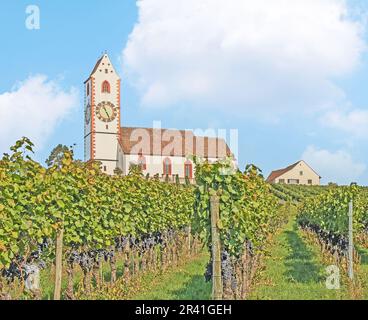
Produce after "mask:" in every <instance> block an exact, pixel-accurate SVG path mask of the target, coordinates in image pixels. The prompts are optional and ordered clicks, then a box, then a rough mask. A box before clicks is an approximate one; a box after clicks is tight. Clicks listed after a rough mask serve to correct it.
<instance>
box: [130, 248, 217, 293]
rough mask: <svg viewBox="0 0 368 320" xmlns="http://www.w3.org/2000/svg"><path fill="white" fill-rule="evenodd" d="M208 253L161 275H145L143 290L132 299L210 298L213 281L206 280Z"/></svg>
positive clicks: (142, 284)
mask: <svg viewBox="0 0 368 320" xmlns="http://www.w3.org/2000/svg"><path fill="white" fill-rule="evenodd" d="M208 259H209V257H208V255H207V254H201V255H200V256H198V257H197V258H195V259H193V260H191V261H190V262H188V263H186V264H184V265H182V266H180V267H178V268H175V269H172V270H169V271H167V272H165V273H163V274H160V275H156V276H154V275H152V274H147V275H145V276H143V279H142V283H141V288H142V289H141V290H140V292H139V293H138V294H136V295H135V296H133V297H130V299H132V300H209V299H211V283H210V282H205V279H204V276H203V274H204V271H205V269H206V265H207V262H208Z"/></svg>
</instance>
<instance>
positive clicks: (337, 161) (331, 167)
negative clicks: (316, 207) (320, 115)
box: [302, 146, 367, 184]
mask: <svg viewBox="0 0 368 320" xmlns="http://www.w3.org/2000/svg"><path fill="white" fill-rule="evenodd" d="M302 159H303V160H305V161H306V162H307V163H308V164H310V165H311V167H312V168H314V169H315V170H316V171H317V172H318V173H319V174H320V175H321V176H322V178H323V180H324V182H325V183H327V182H331V181H332V182H337V183H339V184H350V183H351V182H355V181H357V180H359V178H361V176H362V175H363V173H364V172H365V170H366V168H367V166H366V165H365V164H363V163H360V162H357V161H355V160H354V159H353V158H352V156H351V155H350V154H349V153H348V152H346V151H344V150H338V151H336V152H331V151H328V150H324V149H318V148H316V147H315V146H309V147H308V148H307V149H306V150H305V151H304V153H303V155H302Z"/></svg>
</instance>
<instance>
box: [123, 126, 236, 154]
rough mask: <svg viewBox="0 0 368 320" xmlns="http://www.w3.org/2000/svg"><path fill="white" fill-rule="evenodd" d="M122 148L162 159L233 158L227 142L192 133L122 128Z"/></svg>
mask: <svg viewBox="0 0 368 320" xmlns="http://www.w3.org/2000/svg"><path fill="white" fill-rule="evenodd" d="M120 145H121V147H122V149H123V152H124V153H125V154H143V155H159V156H178V157H186V156H198V157H203V158H224V157H227V156H232V154H231V151H230V148H229V146H228V145H227V144H226V142H225V140H224V139H221V138H211V137H201V136H195V135H194V134H193V132H192V131H189V130H171V129H155V128H137V127H122V128H121V131H120Z"/></svg>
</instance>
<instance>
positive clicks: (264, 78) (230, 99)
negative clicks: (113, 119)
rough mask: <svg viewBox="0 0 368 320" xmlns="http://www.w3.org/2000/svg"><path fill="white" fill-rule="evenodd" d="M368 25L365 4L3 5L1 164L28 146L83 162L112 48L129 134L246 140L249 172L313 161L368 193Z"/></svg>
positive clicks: (143, 1) (327, 175) (314, 0)
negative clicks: (99, 78) (86, 110)
mask: <svg viewBox="0 0 368 320" xmlns="http://www.w3.org/2000/svg"><path fill="white" fill-rule="evenodd" d="M30 6H31V7H30ZM35 8H36V9H37V10H38V11H39V26H37V23H36V22H37V21H38V20H37V19H36V20H34V18H37V17H36V16H35V13H37V12H38V11H37V10H36V11H35ZM367 14H368V3H367V2H366V1H359V0H346V1H345V0H202V1H197V0H185V1H184V0H139V1H135V0H124V1H121V0H103V1H102V0H91V1H88V2H87V1H82V0H80V1H74V2H72V1H61V0H53V1H47V0H43V1H36V0H28V1H22V0H17V1H10V0H7V1H3V2H2V8H1V11H0V41H1V46H0V70H1V76H0V154H2V153H4V152H8V149H9V147H10V146H11V145H12V144H13V143H14V142H15V141H16V140H17V139H19V138H20V137H22V136H27V137H29V138H31V140H32V141H33V142H34V143H35V145H36V149H35V159H36V160H38V161H40V162H42V163H44V161H45V159H46V158H47V157H48V155H49V154H50V152H51V150H52V149H53V147H55V146H56V145H58V144H59V143H61V144H65V145H72V144H76V147H75V154H76V157H77V158H80V159H82V157H83V124H84V122H83V121H84V115H83V99H84V91H83V90H84V89H83V82H84V80H86V79H87V77H88V76H89V74H90V72H91V70H92V69H93V67H94V64H95V62H96V61H97V59H98V58H99V57H100V56H101V54H102V53H103V52H105V51H107V52H108V54H109V56H110V58H111V60H112V61H113V64H114V65H115V68H116V70H117V71H118V73H119V74H120V76H121V77H122V99H121V113H122V125H124V126H142V127H143V126H147V127H152V125H153V121H161V122H162V127H166V128H178V129H193V130H196V129H199V130H203V131H206V130H208V129H215V130H227V133H228V137H227V138H228V140H230V139H229V138H230V130H238V145H237V147H236V146H234V149H235V152H236V153H237V154H238V156H237V158H238V161H239V167H240V168H241V169H244V167H245V165H246V164H248V163H253V164H256V165H257V166H258V167H260V168H261V169H262V170H263V173H264V175H266V176H267V175H268V174H269V173H270V171H271V170H275V169H279V168H282V167H285V166H287V165H290V164H292V163H294V162H296V161H298V160H301V159H303V160H305V161H307V163H309V164H310V165H311V166H312V167H313V168H314V169H315V170H316V171H317V172H318V173H319V174H320V175H321V176H322V178H323V179H322V182H323V183H328V182H337V183H339V184H348V183H350V182H353V181H354V182H358V183H360V184H364V185H367V184H368V156H367V155H368V90H367V87H368V55H367V48H368V46H367V45H368V36H367V17H368V15H367ZM31 18H32V19H31ZM228 142H229V144H233V141H228Z"/></svg>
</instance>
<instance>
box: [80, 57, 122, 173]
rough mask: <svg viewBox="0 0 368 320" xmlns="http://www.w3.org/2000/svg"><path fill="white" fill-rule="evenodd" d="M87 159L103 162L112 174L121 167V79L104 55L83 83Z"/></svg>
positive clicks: (105, 170)
mask: <svg viewBox="0 0 368 320" xmlns="http://www.w3.org/2000/svg"><path fill="white" fill-rule="evenodd" d="M84 86H85V105H84V114H85V122H84V159H85V161H100V162H101V163H102V167H101V170H102V172H105V173H107V174H113V173H114V170H115V168H116V167H117V166H118V139H120V138H119V137H120V77H119V75H118V74H117V73H116V71H115V69H114V67H113V65H112V63H111V60H110V58H109V56H108V55H107V54H104V55H103V56H102V57H101V58H100V59H99V60H98V61H97V63H96V65H95V67H94V69H93V71H92V73H91V75H90V76H89V78H88V79H87V80H86V81H85V83H84Z"/></svg>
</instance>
